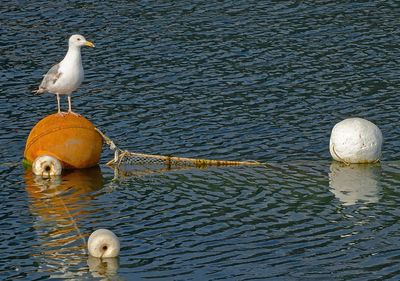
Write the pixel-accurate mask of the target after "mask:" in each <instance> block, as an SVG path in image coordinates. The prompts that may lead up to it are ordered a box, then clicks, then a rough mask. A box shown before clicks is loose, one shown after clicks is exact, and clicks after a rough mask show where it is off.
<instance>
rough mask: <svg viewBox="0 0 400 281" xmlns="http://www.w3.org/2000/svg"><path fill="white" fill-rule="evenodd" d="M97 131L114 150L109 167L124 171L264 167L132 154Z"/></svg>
mask: <svg viewBox="0 0 400 281" xmlns="http://www.w3.org/2000/svg"><path fill="white" fill-rule="evenodd" d="M96 131H97V132H98V133H99V134H100V135H101V136H102V137H103V139H104V142H105V143H106V144H107V145H108V146H109V147H110V149H111V150H114V159H112V160H110V161H109V162H108V163H107V165H108V166H111V167H114V168H118V169H121V170H122V171H132V170H135V171H142V172H143V171H148V170H161V169H164V170H169V169H183V168H206V167H211V166H218V167H221V166H262V165H264V164H262V163H260V162H257V161H227V160H210V159H197V158H185V157H176V156H163V155H153V154H144V153H136V152H130V151H127V150H121V149H119V148H118V147H117V146H116V145H115V143H114V142H113V141H112V140H111V139H110V138H109V137H107V136H106V135H105V134H103V133H102V132H101V131H100V130H99V129H97V128H96Z"/></svg>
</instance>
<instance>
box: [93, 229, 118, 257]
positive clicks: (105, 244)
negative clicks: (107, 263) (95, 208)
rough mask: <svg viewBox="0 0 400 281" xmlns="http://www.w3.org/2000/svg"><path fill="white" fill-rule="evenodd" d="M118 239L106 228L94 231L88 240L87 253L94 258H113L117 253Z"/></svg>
mask: <svg viewBox="0 0 400 281" xmlns="http://www.w3.org/2000/svg"><path fill="white" fill-rule="evenodd" d="M119 248H120V245H119V239H118V237H117V236H116V235H115V234H114V233H113V232H112V231H110V230H108V229H98V230H96V231H94V232H93V233H92V234H91V235H90V237H89V240H88V250H89V254H90V255H91V256H93V257H96V258H114V257H117V256H118V254H119Z"/></svg>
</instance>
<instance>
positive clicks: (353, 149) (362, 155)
mask: <svg viewBox="0 0 400 281" xmlns="http://www.w3.org/2000/svg"><path fill="white" fill-rule="evenodd" d="M382 142H383V137H382V132H381V130H380V129H379V128H378V127H377V126H376V125H375V124H374V123H372V122H370V121H368V120H365V119H362V118H348V119H345V120H343V121H341V122H339V123H337V124H336V125H335V126H334V127H333V129H332V133H331V138H330V144H329V150H330V153H331V155H332V157H333V159H335V160H336V161H339V162H344V163H375V162H378V161H379V159H380V157H381V155H382Z"/></svg>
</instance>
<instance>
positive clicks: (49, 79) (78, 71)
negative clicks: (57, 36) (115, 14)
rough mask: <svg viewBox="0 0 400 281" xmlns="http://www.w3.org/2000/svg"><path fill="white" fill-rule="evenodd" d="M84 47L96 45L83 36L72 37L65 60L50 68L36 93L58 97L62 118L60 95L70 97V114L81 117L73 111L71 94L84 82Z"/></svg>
mask: <svg viewBox="0 0 400 281" xmlns="http://www.w3.org/2000/svg"><path fill="white" fill-rule="evenodd" d="M82 46H87V47H91V48H93V47H94V44H93V43H92V42H90V41H87V40H86V39H85V37H83V36H82V35H79V34H75V35H72V36H71V37H70V38H69V41H68V52H67V54H66V55H65V57H64V59H63V60H62V61H61V62H60V63H58V64H56V65H54V66H53V67H52V68H50V70H49V71H48V72H47V73H46V74H45V75H44V78H43V80H42V83H40V86H39V89H38V90H36V91H34V92H35V93H36V94H42V93H46V92H49V93H52V94H55V95H57V105H58V114H59V115H61V116H64V114H65V112H61V108H60V95H68V113H72V114H74V115H76V116H79V114H77V113H75V112H73V111H72V108H71V93H72V92H73V91H75V90H76V89H78V88H79V86H80V85H81V83H82V81H83V67H82V60H81V47H82Z"/></svg>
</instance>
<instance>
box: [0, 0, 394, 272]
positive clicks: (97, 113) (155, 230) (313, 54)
mask: <svg viewBox="0 0 400 281" xmlns="http://www.w3.org/2000/svg"><path fill="white" fill-rule="evenodd" d="M399 13H400V6H399V4H398V3H397V2H396V1H385V2H381V1H352V2H349V3H347V2H345V1H340V2H338V1H318V3H314V2H312V1H310V2H301V1H235V2H233V1H232V2H231V1H203V2H192V1H176V2H175V1H158V2H153V1H108V2H102V1H56V2H47V1H2V2H1V4H0V15H1V17H0V50H1V55H0V83H1V87H0V100H1V103H0V104H1V106H0V122H1V124H2V126H1V127H0V146H1V151H0V155H1V159H2V160H1V163H0V177H1V183H2V186H1V189H0V201H1V202H2V203H1V207H2V208H1V210H0V247H1V255H0V277H1V278H0V279H4V280H44V279H53V280H54V279H55V280H64V279H71V280H101V279H104V278H108V279H109V280H133V279H134V280H399V278H400V269H399V263H400V247H399V246H398V245H400V238H399V236H400V226H399V224H398V221H399V218H400V211H399V210H398V206H399V204H400V192H399V190H398V186H399V184H400V176H399V173H400V162H397V160H398V159H399V158H400V142H399V141H398V135H399V129H398V126H397V121H398V119H399V113H398V111H399V106H400V103H399V102H398V89H399V88H400V82H399V79H398V77H399V76H400V75H399V74H400V67H399V66H398V58H399V56H400V49H399V48H398V42H399V41H400V33H399V31H398V27H399V26H400V17H399ZM74 33H80V34H83V35H84V36H85V37H86V38H87V39H88V40H90V41H93V42H94V43H95V44H96V48H95V49H84V50H83V54H82V55H83V62H84V68H85V81H84V83H83V85H82V86H81V88H80V90H79V91H78V92H76V93H74V95H73V98H72V102H73V109H74V110H75V111H77V112H78V113H80V114H82V115H84V116H85V117H87V118H88V119H90V120H91V121H92V122H94V123H95V124H96V126H98V127H99V128H100V129H101V130H102V131H104V132H105V133H106V134H107V135H108V136H110V137H111V138H112V139H113V140H114V141H115V142H116V143H117V145H118V146H119V147H121V148H123V149H128V150H130V151H135V152H143V153H151V154H160V155H171V154H172V155H177V156H182V157H201V158H211V159H225V160H248V159H251V160H257V161H261V162H265V163H268V164H269V165H267V166H266V167H256V168H255V167H230V168H210V169H199V170H195V169H188V170H172V171H158V172H157V171H156V172H153V173H140V174H136V175H132V176H130V177H123V178H119V179H117V180H114V173H113V171H112V170H111V169H110V168H108V167H106V166H105V165H104V164H105V163H106V162H107V161H108V160H110V159H111V158H112V156H113V155H112V152H111V151H109V150H108V149H107V148H106V147H105V148H104V151H103V154H102V159H101V165H100V167H98V168H95V169H91V170H84V171H73V172H69V173H67V174H65V175H63V176H62V177H61V178H58V179H55V180H52V181H49V180H43V179H39V178H35V177H33V176H32V174H31V173H30V171H29V170H28V171H25V170H24V168H23V167H22V164H21V160H22V155H23V150H24V145H25V141H26V138H27V136H28V134H29V131H30V129H31V128H32V127H33V126H34V124H35V123H36V122H38V121H39V120H40V119H41V118H43V117H44V116H46V115H48V114H51V113H54V112H55V111H56V99H55V97H54V96H53V95H51V94H47V95H42V96H34V95H33V94H32V93H31V91H32V90H34V89H35V88H36V87H37V86H38V85H39V83H40V81H41V78H42V75H43V74H44V73H45V72H46V71H47V70H48V69H49V67H51V66H52V65H53V64H54V63H57V62H59V61H60V60H61V59H62V58H63V56H64V54H65V52H66V46H67V40H68V37H69V36H70V35H71V34H74ZM66 105H67V103H66V100H62V106H63V109H64V110H65V109H66V108H67V107H66ZM354 116H358V117H362V118H366V119H368V120H370V121H372V122H374V123H375V124H376V125H378V126H379V127H380V129H381V130H382V133H383V136H384V147H383V161H382V163H381V164H379V165H362V166H357V165H353V166H343V165H340V164H338V163H334V162H332V161H331V159H330V155H329V149H328V144H329V135H330V131H331V129H332V127H333V126H334V125H335V124H336V123H337V122H339V121H341V120H342V119H344V118H347V117H354ZM98 228H109V229H111V230H113V231H114V232H115V233H116V234H117V235H118V236H119V237H120V240H121V245H122V248H121V254H120V257H119V258H118V259H114V260H108V261H101V260H97V259H93V258H89V257H88V255H87V252H86V247H85V243H86V242H85V241H86V240H87V238H88V236H89V235H90V233H91V232H92V231H94V230H95V229H98Z"/></svg>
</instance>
